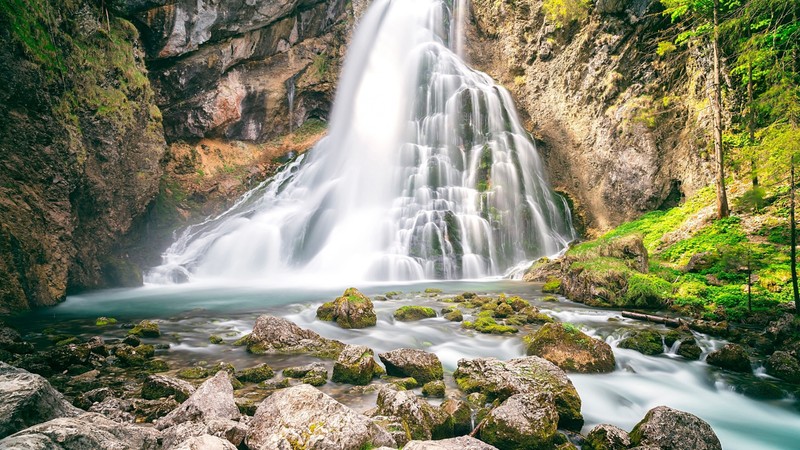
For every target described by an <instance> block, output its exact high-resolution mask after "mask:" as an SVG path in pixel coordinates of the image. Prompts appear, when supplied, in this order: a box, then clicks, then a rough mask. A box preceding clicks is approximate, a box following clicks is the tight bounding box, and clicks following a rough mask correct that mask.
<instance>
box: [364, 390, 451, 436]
mask: <svg viewBox="0 0 800 450" xmlns="http://www.w3.org/2000/svg"><path fill="white" fill-rule="evenodd" d="M377 405H378V406H377V415H380V416H386V417H396V418H398V419H400V422H401V424H402V426H403V428H404V429H405V430H406V433H407V435H408V436H409V437H410V438H411V439H419V440H422V439H444V438H449V437H452V436H453V419H452V418H451V417H450V416H449V415H448V414H447V413H445V412H444V411H442V410H441V409H440V408H436V407H434V406H432V405H430V404H429V403H428V402H426V401H424V400H422V399H420V398H419V397H417V396H416V394H414V393H413V392H411V391H398V390H395V389H392V388H391V387H383V388H381V389H380V390H379V391H378V399H377Z"/></svg>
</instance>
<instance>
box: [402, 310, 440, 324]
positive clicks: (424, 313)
mask: <svg viewBox="0 0 800 450" xmlns="http://www.w3.org/2000/svg"><path fill="white" fill-rule="evenodd" d="M432 317H436V311H435V310H434V309H433V308H429V307H427V306H401V307H400V308H398V309H397V310H396V311H395V312H394V318H395V319H396V320H400V321H403V322H410V321H412V320H422V319H430V318H432Z"/></svg>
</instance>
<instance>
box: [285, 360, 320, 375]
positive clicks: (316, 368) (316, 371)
mask: <svg viewBox="0 0 800 450" xmlns="http://www.w3.org/2000/svg"><path fill="white" fill-rule="evenodd" d="M283 376H284V377H288V378H300V379H306V378H318V377H322V378H326V379H327V378H328V369H326V368H325V366H324V365H322V364H320V363H311V364H306V365H305V366H297V367H287V368H285V369H283Z"/></svg>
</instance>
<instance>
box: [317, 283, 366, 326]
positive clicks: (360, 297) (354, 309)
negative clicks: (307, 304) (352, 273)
mask: <svg viewBox="0 0 800 450" xmlns="http://www.w3.org/2000/svg"><path fill="white" fill-rule="evenodd" d="M317 317H318V318H319V319H320V320H327V321H333V322H336V323H337V324H339V326H340V327H342V328H366V327H371V326H375V324H376V323H377V320H378V318H377V316H376V315H375V309H374V306H373V304H372V300H370V299H369V297H367V296H366V295H364V294H362V293H361V292H359V290H358V289H356V288H348V289H347V290H345V291H344V294H342V296H341V297H338V298H336V300H334V301H332V302H327V303H325V304H323V305H322V306H320V307H319V308H318V309H317Z"/></svg>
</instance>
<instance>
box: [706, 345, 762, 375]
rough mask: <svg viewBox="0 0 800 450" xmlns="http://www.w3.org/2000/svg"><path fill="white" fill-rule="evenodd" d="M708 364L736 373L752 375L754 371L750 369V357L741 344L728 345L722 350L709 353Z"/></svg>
mask: <svg viewBox="0 0 800 450" xmlns="http://www.w3.org/2000/svg"><path fill="white" fill-rule="evenodd" d="M706 362H707V363H709V364H711V365H712V366H717V367H721V368H723V369H727V370H733V371H734V372H743V373H750V372H752V371H753V369H752V367H750V357H749V356H747V352H746V351H745V350H744V347H742V346H741V345H739V344H726V345H725V346H724V347H722V348H721V349H719V350H715V351H713V352H711V353H709V354H708V356H707V357H706Z"/></svg>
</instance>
